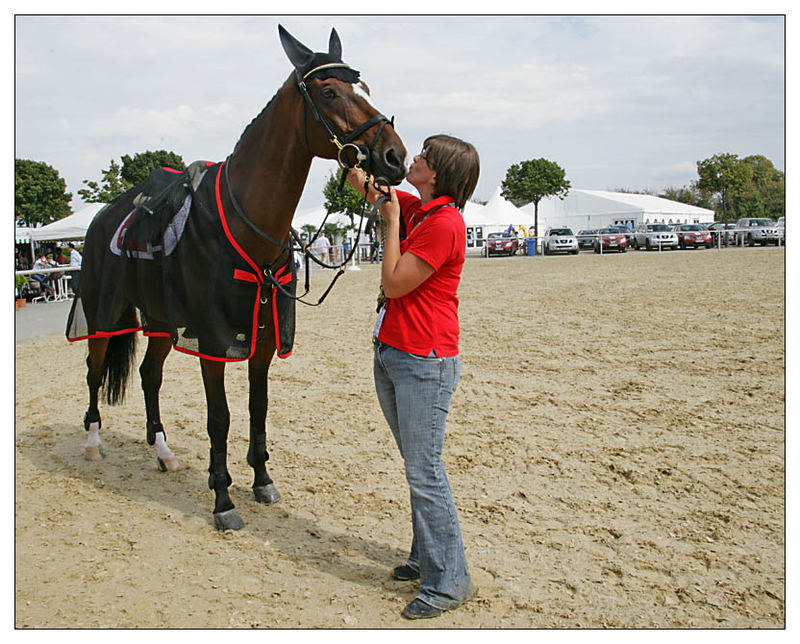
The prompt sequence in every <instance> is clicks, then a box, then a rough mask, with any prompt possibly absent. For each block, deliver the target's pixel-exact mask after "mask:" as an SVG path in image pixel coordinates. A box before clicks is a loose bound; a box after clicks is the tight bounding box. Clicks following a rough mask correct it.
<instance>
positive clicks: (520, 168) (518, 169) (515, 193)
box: [500, 159, 570, 237]
mask: <svg viewBox="0 0 800 644" xmlns="http://www.w3.org/2000/svg"><path fill="white" fill-rule="evenodd" d="M565 175H566V173H565V172H564V169H563V168H562V167H561V166H559V165H558V164H557V163H555V162H554V161H548V160H547V159H533V160H530V161H523V162H522V163H515V164H514V165H512V166H511V167H510V168H509V169H508V172H507V173H506V178H505V179H503V181H502V182H501V184H500V187H501V189H502V190H501V193H500V194H502V195H503V197H505V198H506V199H508V200H509V201H510V202H511V203H513V204H514V205H515V206H517V207H519V206H523V205H525V204H527V203H531V202H533V230H534V235H536V236H537V237H538V234H539V202H540V201H541V200H542V198H544V197H550V196H556V197H558V198H559V199H563V198H564V197H566V196H567V193H568V192H569V189H570V183H569V181H568V180H567V179H566V176H565Z"/></svg>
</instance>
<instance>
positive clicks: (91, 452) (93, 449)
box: [84, 445, 105, 462]
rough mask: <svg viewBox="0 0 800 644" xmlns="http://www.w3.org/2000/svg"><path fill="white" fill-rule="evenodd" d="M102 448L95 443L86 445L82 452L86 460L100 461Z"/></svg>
mask: <svg viewBox="0 0 800 644" xmlns="http://www.w3.org/2000/svg"><path fill="white" fill-rule="evenodd" d="M104 456H105V455H104V454H103V452H102V450H101V449H100V448H99V447H98V446H97V445H87V446H86V451H85V452H84V458H85V459H86V460H87V461H95V462H96V461H102V460H103V457H104Z"/></svg>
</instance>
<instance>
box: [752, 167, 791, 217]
mask: <svg viewBox="0 0 800 644" xmlns="http://www.w3.org/2000/svg"><path fill="white" fill-rule="evenodd" d="M742 163H743V164H746V165H748V166H750V168H751V169H752V173H753V177H752V180H751V182H750V183H749V184H747V185H745V189H744V195H743V197H744V198H746V197H748V196H749V198H750V199H752V200H753V201H754V202H755V204H756V208H758V207H759V206H760V209H761V212H762V214H761V215H752V216H753V217H759V216H760V217H770V218H771V219H777V218H778V217H783V216H784V215H785V213H786V177H785V175H784V173H783V172H781V171H780V170H778V169H777V168H776V167H775V166H774V165H773V164H772V161H770V160H769V159H767V158H766V157H764V156H761V155H754V156H749V157H745V158H744V159H742ZM749 207H750V208H751V209H752V208H753V206H752V205H750V206H749ZM742 216H745V217H746V216H749V215H742Z"/></svg>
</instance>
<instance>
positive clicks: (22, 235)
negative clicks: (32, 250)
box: [14, 226, 33, 244]
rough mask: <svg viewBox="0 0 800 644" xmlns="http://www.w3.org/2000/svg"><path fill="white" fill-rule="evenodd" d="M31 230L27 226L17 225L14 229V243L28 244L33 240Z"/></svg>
mask: <svg viewBox="0 0 800 644" xmlns="http://www.w3.org/2000/svg"><path fill="white" fill-rule="evenodd" d="M31 230H33V229H32V228H28V227H27V226H15V230H14V243H15V244H27V243H28V242H30V240H31Z"/></svg>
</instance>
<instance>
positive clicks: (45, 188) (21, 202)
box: [14, 159, 72, 226]
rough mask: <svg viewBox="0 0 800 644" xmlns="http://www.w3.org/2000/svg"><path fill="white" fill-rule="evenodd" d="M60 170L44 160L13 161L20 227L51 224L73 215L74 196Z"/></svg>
mask: <svg viewBox="0 0 800 644" xmlns="http://www.w3.org/2000/svg"><path fill="white" fill-rule="evenodd" d="M66 190H67V183H66V181H64V179H62V178H61V177H60V176H59V174H58V170H56V169H55V168H53V167H52V166H49V165H47V164H46V163H43V162H41V161H30V160H28V159H16V160H15V161H14V221H15V223H16V224H17V225H20V226H33V225H35V224H49V223H51V222H53V221H57V220H59V219H63V218H64V217H66V216H67V215H71V214H72V208H70V205H69V202H70V200H71V199H72V193H70V192H67V191H66Z"/></svg>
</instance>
